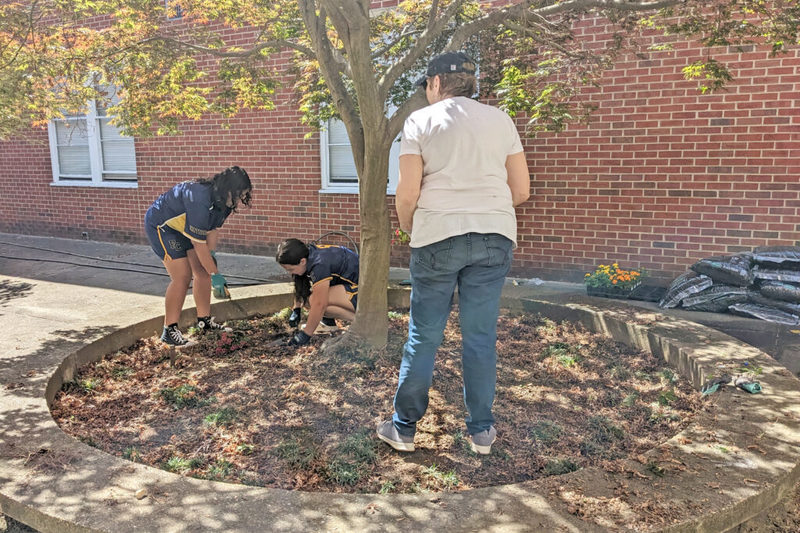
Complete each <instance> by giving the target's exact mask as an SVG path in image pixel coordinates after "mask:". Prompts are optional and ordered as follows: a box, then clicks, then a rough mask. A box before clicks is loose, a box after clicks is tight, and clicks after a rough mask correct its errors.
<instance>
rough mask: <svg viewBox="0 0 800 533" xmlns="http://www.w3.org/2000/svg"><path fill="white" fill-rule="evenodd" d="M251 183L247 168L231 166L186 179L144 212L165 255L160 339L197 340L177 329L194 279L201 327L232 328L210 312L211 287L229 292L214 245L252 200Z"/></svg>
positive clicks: (148, 228) (171, 341) (220, 294)
mask: <svg viewBox="0 0 800 533" xmlns="http://www.w3.org/2000/svg"><path fill="white" fill-rule="evenodd" d="M252 190H253V186H252V185H251V183H250V176H248V175H247V172H245V171H244V169H241V168H239V167H236V166H233V167H229V168H226V169H225V170H223V171H222V172H220V173H219V174H216V175H214V177H212V178H207V179H205V178H203V179H196V180H192V181H184V182H182V183H178V184H177V185H175V186H174V187H172V188H171V189H170V190H169V191H167V192H165V193H164V194H162V195H161V196H159V197H158V198H157V199H156V201H155V202H153V204H152V205H151V206H150V208H149V209H148V210H147V213H146V214H145V217H144V227H145V233H146V234H147V239H148V240H149V241H150V246H151V247H152V249H153V251H154V252H155V253H156V255H157V256H158V257H159V259H161V261H163V263H164V267H165V268H166V269H167V273H168V274H169V278H170V282H169V285H168V286H167V292H166V294H165V295H164V307H165V312H164V330H163V332H162V334H161V340H162V341H163V342H165V343H166V344H168V345H170V346H178V347H182V346H188V345H191V344H194V342H193V341H190V340H189V339H187V338H186V337H184V336H183V334H182V333H181V331H180V329H178V319H179V318H180V316H181V309H182V308H183V302H184V300H185V299H186V293H187V292H188V290H189V284H190V283H191V285H192V296H193V297H194V303H195V307H196V308H197V326H196V327H197V329H198V330H199V331H201V332H203V331H207V330H212V329H228V328H225V326H223V325H222V324H218V323H217V322H215V321H214V318H213V317H212V316H211V291H212V288H213V290H214V294H215V296H217V297H225V296H226V295H228V290H227V282H226V281H225V278H224V277H223V276H222V274H220V273H219V271H218V270H217V263H216V259H215V258H214V257H213V250H214V249H215V248H216V246H217V241H218V230H219V228H220V227H222V225H223V224H224V223H225V220H226V219H227V218H228V217H229V216H230V215H231V214H232V213H235V212H236V209H237V207H238V206H239V204H242V205H250V194H251V192H252Z"/></svg>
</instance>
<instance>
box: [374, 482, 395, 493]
mask: <svg viewBox="0 0 800 533" xmlns="http://www.w3.org/2000/svg"><path fill="white" fill-rule="evenodd" d="M395 488H396V486H395V484H394V482H393V481H384V482H383V483H381V488H380V489H378V494H391V493H392V492H394V490H395Z"/></svg>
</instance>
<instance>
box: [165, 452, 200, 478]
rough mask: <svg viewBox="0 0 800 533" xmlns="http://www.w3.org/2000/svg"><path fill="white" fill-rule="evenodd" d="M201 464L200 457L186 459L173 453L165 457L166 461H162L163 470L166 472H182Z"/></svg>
mask: <svg viewBox="0 0 800 533" xmlns="http://www.w3.org/2000/svg"><path fill="white" fill-rule="evenodd" d="M201 466H203V461H202V460H201V459H197V458H192V459H186V458H184V457H178V456H177V455H173V456H172V457H170V458H169V459H167V462H166V463H164V470H166V471H168V472H175V473H176V474H183V473H185V472H188V471H189V470H193V469H195V468H199V467H201Z"/></svg>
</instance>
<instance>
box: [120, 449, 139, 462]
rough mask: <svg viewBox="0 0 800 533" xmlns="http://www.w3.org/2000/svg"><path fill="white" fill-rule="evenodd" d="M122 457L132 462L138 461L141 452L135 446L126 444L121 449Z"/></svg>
mask: <svg viewBox="0 0 800 533" xmlns="http://www.w3.org/2000/svg"><path fill="white" fill-rule="evenodd" d="M122 457H123V459H127V460H128V461H132V462H134V463H138V462H140V461H141V460H142V454H141V453H139V450H137V449H136V447H135V446H128V447H127V448H125V449H124V450H122Z"/></svg>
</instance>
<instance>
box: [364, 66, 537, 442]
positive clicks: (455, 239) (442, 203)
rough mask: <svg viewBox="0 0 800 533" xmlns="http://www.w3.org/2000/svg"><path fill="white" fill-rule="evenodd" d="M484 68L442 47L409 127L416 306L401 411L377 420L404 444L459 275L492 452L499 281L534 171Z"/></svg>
mask: <svg viewBox="0 0 800 533" xmlns="http://www.w3.org/2000/svg"><path fill="white" fill-rule="evenodd" d="M475 70H476V66H475V63H474V61H472V59H470V58H469V57H468V56H467V55H466V54H463V53H461V52H450V53H445V54H442V55H439V56H437V57H435V58H433V59H432V60H431V61H430V62H429V63H428V69H427V72H426V75H425V76H424V77H422V78H420V80H418V82H417V84H418V85H420V86H422V87H423V88H424V89H425V95H426V97H427V100H428V103H429V105H428V106H427V107H424V108H422V109H420V110H418V111H416V112H414V113H412V114H411V116H409V117H408V119H407V120H406V123H405V125H404V127H403V135H402V140H401V145H400V180H399V182H398V185H397V193H396V200H395V202H396V209H397V217H398V220H399V222H400V228H401V229H402V230H403V231H405V232H407V233H409V234H410V235H411V241H410V246H411V264H410V270H411V313H410V320H409V326H408V341H407V342H406V344H405V346H404V349H403V359H402V362H401V364H400V376H399V381H398V386H397V392H396V393H395V397H394V411H395V412H394V414H393V415H392V419H391V420H387V421H384V422H381V423H380V424H378V429H377V433H378V437H379V438H380V439H381V440H383V441H384V442H386V443H388V444H389V445H390V446H392V447H393V448H394V449H396V450H399V451H413V450H414V433H415V431H416V423H417V421H419V420H420V419H421V418H422V416H423V415H424V414H425V411H426V409H427V407H428V390H429V389H430V386H431V382H432V378H433V366H434V355H435V353H436V350H437V349H438V347H439V345H440V344H441V342H442V338H443V332H444V327H445V324H446V322H447V317H448V315H449V313H450V308H451V304H452V301H453V294H454V291H455V289H456V287H458V309H459V320H460V323H461V332H462V343H463V354H462V366H463V376H464V401H465V404H466V407H467V417H466V426H467V432H468V433H469V435H470V443H471V445H472V449H473V450H474V451H475V452H476V453H480V454H488V453H491V447H492V444H493V443H494V441H495V438H496V435H497V431H496V430H495V427H494V416H493V415H492V403H493V402H494V395H495V384H496V380H497V370H496V362H497V353H496V349H495V343H496V340H497V317H498V314H499V303H500V292H501V290H502V287H503V283H504V281H505V276H506V275H507V274H508V271H509V268H510V266H511V258H512V248H513V247H514V246H515V245H516V239H517V222H516V214H515V210H514V208H515V207H516V206H518V205H519V204H521V203H523V202H524V201H526V200H527V199H528V197H529V196H530V177H529V173H528V164H527V161H526V159H525V154H524V152H523V149H522V143H521V141H520V138H519V133H518V132H517V129H516V127H515V125H514V123H513V121H512V120H511V118H510V117H509V116H508V115H506V114H505V113H504V112H502V111H501V110H499V109H497V108H495V107H492V106H488V105H486V104H482V103H480V102H477V101H475V100H473V99H471V98H470V97H471V96H472V95H473V94H474V93H475V88H476V79H475Z"/></svg>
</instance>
